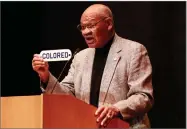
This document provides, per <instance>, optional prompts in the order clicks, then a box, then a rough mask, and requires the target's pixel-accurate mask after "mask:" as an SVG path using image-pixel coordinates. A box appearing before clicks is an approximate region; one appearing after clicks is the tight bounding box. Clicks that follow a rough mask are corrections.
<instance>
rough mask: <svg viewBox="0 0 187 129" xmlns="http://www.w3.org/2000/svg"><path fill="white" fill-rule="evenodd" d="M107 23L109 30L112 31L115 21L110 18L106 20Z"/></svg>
mask: <svg viewBox="0 0 187 129" xmlns="http://www.w3.org/2000/svg"><path fill="white" fill-rule="evenodd" d="M106 23H107V26H108V30H111V29H112V28H113V20H112V19H111V18H110V17H108V18H107V19H106Z"/></svg>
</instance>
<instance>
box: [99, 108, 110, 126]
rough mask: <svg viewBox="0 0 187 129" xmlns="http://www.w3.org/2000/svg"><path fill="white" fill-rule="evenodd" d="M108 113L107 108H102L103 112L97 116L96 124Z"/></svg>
mask: <svg viewBox="0 0 187 129" xmlns="http://www.w3.org/2000/svg"><path fill="white" fill-rule="evenodd" d="M107 113H108V108H107V107H106V108H104V110H103V111H102V113H101V114H100V115H99V117H98V118H97V122H99V121H101V120H102V119H104V118H105V116H106V114H107Z"/></svg>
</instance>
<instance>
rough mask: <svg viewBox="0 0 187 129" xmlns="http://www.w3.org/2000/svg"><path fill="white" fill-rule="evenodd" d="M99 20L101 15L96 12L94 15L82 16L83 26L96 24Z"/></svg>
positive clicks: (85, 14)
mask: <svg viewBox="0 0 187 129" xmlns="http://www.w3.org/2000/svg"><path fill="white" fill-rule="evenodd" d="M98 19H99V15H98V14H97V13H95V12H92V13H84V14H83V15H82V16H81V19H80V23H81V24H89V23H94V22H96V21H97V20H98Z"/></svg>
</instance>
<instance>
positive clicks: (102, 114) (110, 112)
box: [95, 106, 120, 127]
mask: <svg viewBox="0 0 187 129" xmlns="http://www.w3.org/2000/svg"><path fill="white" fill-rule="evenodd" d="M119 113H120V111H119V109H118V108H116V107H114V106H101V107H99V108H98V109H97V110H96V112H95V115H96V116H98V118H97V122H101V126H102V127H106V126H107V124H108V123H109V122H110V120H111V119H112V118H114V117H117V116H118V115H119Z"/></svg>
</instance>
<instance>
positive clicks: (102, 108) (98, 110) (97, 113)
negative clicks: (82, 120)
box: [95, 106, 105, 116]
mask: <svg viewBox="0 0 187 129" xmlns="http://www.w3.org/2000/svg"><path fill="white" fill-rule="evenodd" d="M104 109H105V107H104V106H101V107H99V108H98V109H97V110H96V112H95V115H96V116H97V115H99V114H100V113H101V112H102V111H103V110H104Z"/></svg>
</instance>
